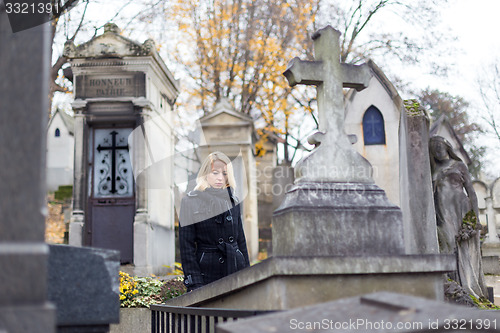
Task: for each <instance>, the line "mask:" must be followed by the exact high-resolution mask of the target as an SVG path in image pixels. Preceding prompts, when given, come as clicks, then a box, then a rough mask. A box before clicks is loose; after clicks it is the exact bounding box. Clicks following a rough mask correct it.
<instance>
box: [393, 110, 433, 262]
mask: <svg viewBox="0 0 500 333" xmlns="http://www.w3.org/2000/svg"><path fill="white" fill-rule="evenodd" d="M400 123H401V126H400V130H399V140H400V152H399V156H400V184H401V189H400V201H401V210H402V211H403V226H404V236H405V248H406V253H408V254H426V253H429V254H435V253H439V246H438V241H437V228H436V212H435V210H434V198H433V196H432V177H431V168H430V158H429V149H428V144H427V143H428V142H429V117H428V115H427V113H426V112H425V110H424V109H423V108H422V107H421V106H420V104H418V103H417V102H416V101H415V100H411V101H405V107H404V110H403V112H402V113H401V122H400Z"/></svg>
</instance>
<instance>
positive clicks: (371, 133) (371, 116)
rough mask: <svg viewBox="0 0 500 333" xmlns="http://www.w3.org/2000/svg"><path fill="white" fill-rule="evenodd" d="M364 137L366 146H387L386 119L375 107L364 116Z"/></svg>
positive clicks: (370, 108) (371, 107) (369, 109)
mask: <svg viewBox="0 0 500 333" xmlns="http://www.w3.org/2000/svg"><path fill="white" fill-rule="evenodd" d="M363 137H364V140H365V145H385V126H384V117H383V116H382V113H381V112H380V111H379V109H377V108H376V107H374V106H373V105H372V106H370V107H369V108H368V110H366V112H365V115H364V116H363Z"/></svg>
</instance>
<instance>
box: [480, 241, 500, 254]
mask: <svg viewBox="0 0 500 333" xmlns="http://www.w3.org/2000/svg"><path fill="white" fill-rule="evenodd" d="M481 253H482V255H483V257H488V256H498V257H500V243H484V244H483V245H482V246H481Z"/></svg>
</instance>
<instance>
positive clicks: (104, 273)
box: [48, 245, 120, 333]
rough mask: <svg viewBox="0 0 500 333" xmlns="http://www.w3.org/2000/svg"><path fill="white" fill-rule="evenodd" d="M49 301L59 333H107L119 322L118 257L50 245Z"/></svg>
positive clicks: (88, 250)
mask: <svg viewBox="0 0 500 333" xmlns="http://www.w3.org/2000/svg"><path fill="white" fill-rule="evenodd" d="M49 247H50V254H49V266H48V272H49V274H48V282H49V285H48V298H49V300H50V301H51V302H52V303H54V304H55V305H56V308H57V312H56V313H57V316H56V319H57V320H56V322H57V328H58V332H72V333H87V332H95V333H106V332H109V328H110V324H111V323H118V322H119V319H120V291H119V285H120V282H119V277H118V271H119V269H120V253H119V252H118V251H113V250H104V249H96V248H85V247H75V246H67V245H50V246H49Z"/></svg>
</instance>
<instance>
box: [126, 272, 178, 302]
mask: <svg viewBox="0 0 500 333" xmlns="http://www.w3.org/2000/svg"><path fill="white" fill-rule="evenodd" d="M185 292H186V288H185V287H184V283H183V282H182V280H181V279H179V278H176V279H172V280H168V281H161V280H159V279H157V278H153V277H131V276H130V275H129V274H127V273H124V272H120V307H122V308H137V307H149V306H150V305H151V304H161V303H163V302H165V301H166V300H168V299H171V298H174V297H177V296H180V295H182V294H184V293H185Z"/></svg>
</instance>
